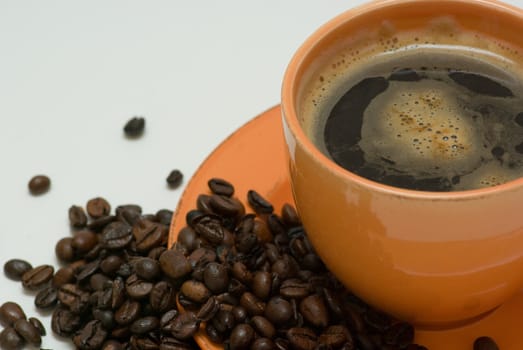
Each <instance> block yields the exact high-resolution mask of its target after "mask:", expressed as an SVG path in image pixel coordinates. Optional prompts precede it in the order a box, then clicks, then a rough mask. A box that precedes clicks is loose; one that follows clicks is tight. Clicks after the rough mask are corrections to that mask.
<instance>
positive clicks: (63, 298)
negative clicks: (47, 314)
mask: <svg viewBox="0 0 523 350" xmlns="http://www.w3.org/2000/svg"><path fill="white" fill-rule="evenodd" d="M58 300H59V301H60V303H61V304H62V305H65V306H67V307H68V308H69V310H71V311H72V312H73V313H76V314H80V313H82V312H84V311H85V310H86V309H87V307H88V306H89V293H87V292H85V291H83V290H82V289H81V288H80V287H78V286H77V285H74V284H64V285H63V286H61V287H60V288H59V289H58Z"/></svg>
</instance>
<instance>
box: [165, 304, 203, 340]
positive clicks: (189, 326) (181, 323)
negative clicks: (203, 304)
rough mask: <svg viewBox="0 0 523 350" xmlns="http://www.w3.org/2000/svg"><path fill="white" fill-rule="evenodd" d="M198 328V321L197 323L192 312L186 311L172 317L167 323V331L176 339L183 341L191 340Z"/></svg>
mask: <svg viewBox="0 0 523 350" xmlns="http://www.w3.org/2000/svg"><path fill="white" fill-rule="evenodd" d="M199 328H200V321H198V319H197V318H196V315H195V314H194V312H191V311H187V312H185V313H183V314H178V315H177V316H176V317H174V319H173V320H172V321H171V322H170V323H169V325H168V327H167V331H168V332H170V333H171V334H172V336H173V337H175V338H176V339H180V340H185V339H189V338H191V337H192V336H193V335H194V334H195V333H196V332H197V331H198V329H199Z"/></svg>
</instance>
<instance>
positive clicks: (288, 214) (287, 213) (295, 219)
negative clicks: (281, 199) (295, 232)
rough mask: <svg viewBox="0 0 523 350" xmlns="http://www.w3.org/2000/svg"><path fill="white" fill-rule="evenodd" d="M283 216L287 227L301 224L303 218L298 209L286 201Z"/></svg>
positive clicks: (282, 210) (282, 209) (282, 211)
mask: <svg viewBox="0 0 523 350" xmlns="http://www.w3.org/2000/svg"><path fill="white" fill-rule="evenodd" d="M281 218H282V220H283V223H284V224H285V225H286V226H287V227H295V226H300V225H301V220H300V217H299V216H298V213H297V212H296V209H294V207H293V206H292V205H290V204H288V203H285V204H284V205H283V207H282V208H281Z"/></svg>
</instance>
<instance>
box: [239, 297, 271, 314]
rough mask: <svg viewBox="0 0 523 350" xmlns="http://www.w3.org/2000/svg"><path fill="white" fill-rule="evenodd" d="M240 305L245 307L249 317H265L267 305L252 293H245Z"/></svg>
mask: <svg viewBox="0 0 523 350" xmlns="http://www.w3.org/2000/svg"><path fill="white" fill-rule="evenodd" d="M240 305H241V306H243V307H244V308H245V309H246V310H247V312H248V313H249V315H252V316H255V315H263V312H264V311H265V303H264V302H263V301H261V300H260V299H258V297H256V296H255V295H254V294H252V293H251V292H245V293H243V295H242V296H241V298H240Z"/></svg>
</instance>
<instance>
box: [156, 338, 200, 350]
mask: <svg viewBox="0 0 523 350" xmlns="http://www.w3.org/2000/svg"><path fill="white" fill-rule="evenodd" d="M193 348H194V347H193V346H192V344H191V343H189V342H187V341H182V340H178V339H175V338H172V337H163V338H162V342H161V344H160V348H159V350H192V349H193Z"/></svg>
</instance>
